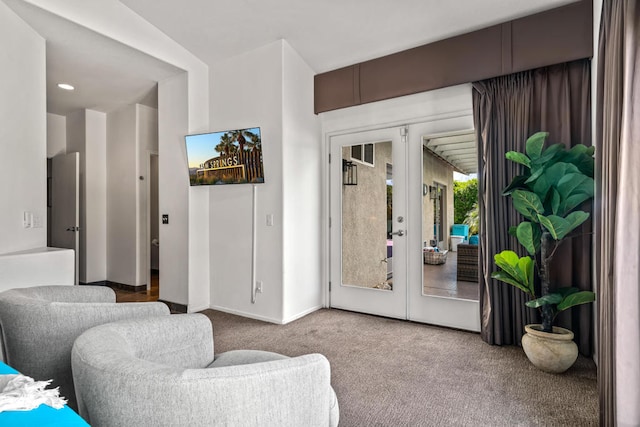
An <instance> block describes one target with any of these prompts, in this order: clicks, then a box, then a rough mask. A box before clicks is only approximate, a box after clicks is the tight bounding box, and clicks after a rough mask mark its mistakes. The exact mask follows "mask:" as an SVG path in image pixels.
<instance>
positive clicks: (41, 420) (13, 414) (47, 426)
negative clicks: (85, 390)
mask: <svg viewBox="0 0 640 427" xmlns="http://www.w3.org/2000/svg"><path fill="white" fill-rule="evenodd" d="M8 374H19V372H18V371H16V370H15V369H13V368H12V367H10V366H7V365H5V364H4V363H2V362H0V375H8ZM34 379H35V380H36V381H42V379H41V378H34ZM0 426H24V427H29V426H38V427H40V426H42V427H57V426H60V427H75V426H83V427H88V426H89V424H87V422H86V421H85V420H83V419H82V418H80V415H78V414H76V413H75V412H73V410H72V409H71V408H69V407H68V406H67V405H65V406H64V408H62V409H54V408H52V407H50V406H47V405H40V406H39V407H37V408H36V409H34V410H32V411H8V412H0Z"/></svg>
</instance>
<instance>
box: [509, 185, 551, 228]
mask: <svg viewBox="0 0 640 427" xmlns="http://www.w3.org/2000/svg"><path fill="white" fill-rule="evenodd" d="M511 197H512V198H513V207H514V208H515V209H516V210H517V211H518V212H520V213H521V214H522V215H523V216H524V217H525V218H527V219H530V220H532V221H534V222H538V217H537V214H542V213H544V206H543V205H542V202H541V201H540V198H539V197H538V195H537V194H536V193H532V192H531V191H524V190H515V191H514V192H513V193H511Z"/></svg>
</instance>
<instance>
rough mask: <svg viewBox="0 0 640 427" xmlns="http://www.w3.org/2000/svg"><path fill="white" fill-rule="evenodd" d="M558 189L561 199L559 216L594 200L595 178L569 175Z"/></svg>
mask: <svg viewBox="0 0 640 427" xmlns="http://www.w3.org/2000/svg"><path fill="white" fill-rule="evenodd" d="M557 189H558V193H559V194H560V198H561V202H560V206H559V208H558V214H559V215H565V214H566V213H567V212H570V211H571V210H572V209H574V208H575V207H577V206H579V205H580V204H581V203H582V202H584V201H586V200H589V199H590V198H592V197H593V195H594V191H595V186H594V181H593V178H590V177H588V176H586V175H583V174H582V173H580V172H578V173H570V174H567V175H565V176H564V177H563V178H562V179H560V181H558V186H557Z"/></svg>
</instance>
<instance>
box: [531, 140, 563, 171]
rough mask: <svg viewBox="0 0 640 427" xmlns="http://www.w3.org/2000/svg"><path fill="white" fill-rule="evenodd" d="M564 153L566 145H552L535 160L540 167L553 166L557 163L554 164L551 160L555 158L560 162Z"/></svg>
mask: <svg viewBox="0 0 640 427" xmlns="http://www.w3.org/2000/svg"><path fill="white" fill-rule="evenodd" d="M563 151H564V144H553V145H550V146H549V147H547V148H546V149H545V150H544V151H543V152H542V154H541V155H540V157H538V158H537V159H536V160H535V163H536V164H538V165H542V164H545V165H546V166H547V167H548V166H551V164H553V163H555V162H552V161H551V160H552V159H554V158H557V159H558V160H559V159H561V158H562V157H563V156H562V152H563Z"/></svg>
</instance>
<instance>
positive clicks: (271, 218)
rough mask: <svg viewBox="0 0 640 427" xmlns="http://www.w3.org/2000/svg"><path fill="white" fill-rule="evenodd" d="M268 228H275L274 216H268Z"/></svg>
mask: <svg viewBox="0 0 640 427" xmlns="http://www.w3.org/2000/svg"><path fill="white" fill-rule="evenodd" d="M267 226H268V227H272V226H273V214H267Z"/></svg>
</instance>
